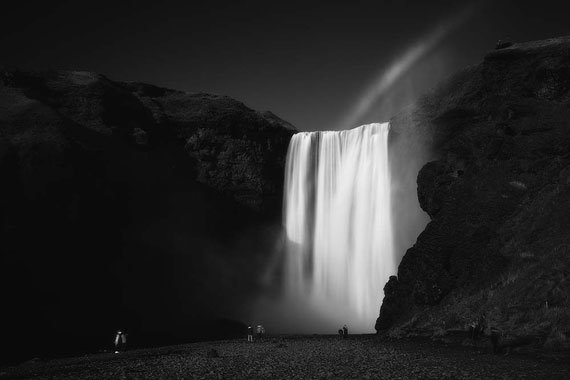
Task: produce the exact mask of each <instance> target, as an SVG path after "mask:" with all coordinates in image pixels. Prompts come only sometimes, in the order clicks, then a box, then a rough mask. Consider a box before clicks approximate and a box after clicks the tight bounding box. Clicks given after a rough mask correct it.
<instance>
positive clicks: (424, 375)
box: [0, 336, 570, 380]
mask: <svg viewBox="0 0 570 380" xmlns="http://www.w3.org/2000/svg"><path fill="white" fill-rule="evenodd" d="M212 349H214V350H216V352H217V353H218V354H219V357H209V356H208V352H209V351H210V350H212ZM0 379H2V380H3V379H86V380H88V379H113V380H116V379H406V380H408V379H411V380H413V379H434V380H435V379H470V380H471V379H532V380H538V379H548V380H554V379H565V380H568V379H570V358H568V357H566V358H565V359H559V360H553V359H544V358H543V359H539V358H530V357H523V356H518V355H508V356H503V355H493V354H491V353H488V352H486V351H485V350H477V349H474V348H468V347H458V346H446V345H444V344H439V343H432V342H429V341H416V342H409V341H382V340H380V339H378V338H376V337H374V336H350V337H349V338H348V339H346V340H343V339H340V338H339V337H332V336H303V337H281V338H273V339H271V338H269V339H267V338H266V339H265V340H264V341H256V342H254V343H248V342H246V341H245V340H243V341H241V340H239V341H237V340H234V341H220V342H203V343H193V344H188V345H181V346H171V347H161V348H154V349H144V350H133V351H130V352H126V353H121V354H112V353H105V354H97V355H89V356H83V357H77V358H69V359H58V360H50V361H32V362H27V363H24V364H22V365H20V366H17V367H10V368H4V369H2V372H1V373H0Z"/></svg>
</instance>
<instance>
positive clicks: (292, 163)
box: [282, 123, 396, 332]
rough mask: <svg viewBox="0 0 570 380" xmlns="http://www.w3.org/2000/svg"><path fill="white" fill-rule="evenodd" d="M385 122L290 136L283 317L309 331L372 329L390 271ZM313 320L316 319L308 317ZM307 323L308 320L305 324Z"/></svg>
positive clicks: (392, 269) (393, 265)
mask: <svg viewBox="0 0 570 380" xmlns="http://www.w3.org/2000/svg"><path fill="white" fill-rule="evenodd" d="M388 130H389V125H388V124H387V123H385V124H369V125H364V126H362V127H359V128H356V129H353V130H347V131H339V132H331V131H327V132H302V133H298V134H296V135H294V136H293V138H292V140H291V143H290V145H289V152H288V155H287V166H286V169H285V199H284V216H283V218H284V219H283V223H284V227H285V232H286V237H285V241H284V244H285V251H284V254H285V257H284V270H283V281H284V286H285V295H284V296H285V299H286V300H288V302H287V301H286V302H285V304H286V305H288V306H285V307H283V310H282V313H287V319H288V320H295V319H299V324H301V325H298V326H297V329H298V330H297V331H299V330H300V329H302V324H305V325H307V324H309V325H311V326H310V328H311V329H312V331H313V332H332V331H335V330H331V329H332V328H334V326H341V325H342V324H344V323H348V324H349V326H350V327H351V329H352V331H355V332H372V331H373V326H374V321H375V319H376V317H377V315H378V310H379V307H380V303H381V301H382V287H383V285H384V283H385V282H386V281H387V280H388V277H389V276H390V275H392V274H395V272H396V260H395V257H394V252H393V237H392V223H391V208H390V176H389V170H388ZM310 321H313V322H314V323H311V322H310ZM306 327H309V326H306Z"/></svg>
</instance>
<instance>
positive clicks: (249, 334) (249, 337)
mask: <svg viewBox="0 0 570 380" xmlns="http://www.w3.org/2000/svg"><path fill="white" fill-rule="evenodd" d="M247 341H248V342H253V327H251V325H248V326H247Z"/></svg>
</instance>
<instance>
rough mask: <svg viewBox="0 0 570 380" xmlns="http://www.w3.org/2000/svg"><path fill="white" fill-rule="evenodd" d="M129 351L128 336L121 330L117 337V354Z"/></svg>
mask: <svg viewBox="0 0 570 380" xmlns="http://www.w3.org/2000/svg"><path fill="white" fill-rule="evenodd" d="M126 350H127V334H125V333H124V332H122V331H121V330H117V335H115V354H118V353H119V352H123V351H126Z"/></svg>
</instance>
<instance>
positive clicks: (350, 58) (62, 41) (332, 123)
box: [0, 0, 570, 130]
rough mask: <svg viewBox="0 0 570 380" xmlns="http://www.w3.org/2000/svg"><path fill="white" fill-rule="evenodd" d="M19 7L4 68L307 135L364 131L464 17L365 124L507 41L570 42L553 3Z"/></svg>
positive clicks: (6, 29)
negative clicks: (401, 64)
mask: <svg viewBox="0 0 570 380" xmlns="http://www.w3.org/2000/svg"><path fill="white" fill-rule="evenodd" d="M14 3H17V4H15V5H6V4H3V5H2V7H3V10H2V13H1V14H2V22H1V23H0V66H5V67H8V68H15V67H19V68H36V69H44V68H54V69H73V70H89V71H96V72H100V73H102V74H105V75H107V76H108V77H110V78H111V79H114V80H121V81H143V82H148V83H153V84H156V85H159V86H165V87H169V88H175V89H180V90H184V91H188V92H199V91H204V92H210V93H217V94H224V95H230V96H232V97H234V98H236V99H238V100H241V101H243V102H245V103H246V104H247V105H249V106H250V107H252V108H255V109H259V110H265V109H268V110H271V111H273V112H274V113H276V114H277V115H279V116H280V117H282V118H284V119H286V120H288V121H289V122H291V123H293V124H294V125H295V126H297V127H298V128H299V129H302V130H318V129H338V128H341V127H343V128H350V127H354V126H355V125H346V126H344V125H343V124H342V123H343V120H346V119H347V114H349V113H350V111H351V110H352V109H353V108H354V107H355V105H356V104H357V103H358V102H359V101H360V100H361V99H362V96H363V94H364V93H365V92H366V90H367V89H368V88H370V86H373V84H374V81H375V80H376V79H377V78H379V77H381V76H382V73H383V72H385V71H386V70H389V69H390V67H391V64H392V63H394V62H398V60H399V57H401V56H402V55H403V54H406V52H407V51H408V49H410V47H413V46H418V44H420V45H421V44H422V42H423V41H424V40H425V39H427V38H429V36H430V35H431V34H432V33H433V31H434V30H436V29H437V28H438V26H441V25H443V24H445V23H446V22H448V21H449V20H450V19H454V17H455V20H456V21H457V19H456V15H457V14H458V13H459V12H463V13H462V14H463V18H461V19H459V21H458V24H457V25H456V27H455V28H451V29H450V30H449V31H448V33H447V34H445V35H444V36H443V38H441V39H440V40H438V43H437V44H435V45H434V46H431V47H430V48H429V49H428V50H427V51H426V52H424V53H423V54H422V55H421V57H420V58H419V59H418V60H417V61H416V62H415V63H414V65H412V66H410V67H409V68H408V69H406V70H404V72H402V73H401V75H400V76H398V77H397V79H396V80H395V81H393V82H391V83H390V86H389V88H388V90H387V91H386V92H385V93H383V94H382V95H381V96H378V97H377V98H374V102H373V103H372V105H373V106H372V112H368V113H367V114H366V115H360V116H362V117H360V116H359V117H358V118H357V119H358V120H357V121H358V122H359V123H360V122H368V121H374V120H376V121H382V120H384V119H387V118H389V116H390V115H392V114H393V113H395V112H397V111H398V110H399V109H401V108H402V107H403V106H405V105H406V104H408V103H409V102H411V101H412V100H413V99H414V98H415V97H416V96H417V95H418V94H420V93H422V92H424V91H426V90H427V89H429V88H431V87H432V86H434V85H435V83H437V81H439V80H441V79H443V78H445V77H447V76H449V75H451V74H452V73H453V72H455V71H457V70H458V69H460V68H462V67H465V66H467V65H470V64H474V63H477V62H479V61H481V60H482V58H483V55H484V54H485V52H486V51H488V50H490V49H492V48H493V47H494V45H495V43H496V41H497V40H499V39H504V38H506V37H510V38H511V39H512V40H514V41H526V40H534V39H544V38H549V37H555V36H561V35H570V22H569V21H568V10H570V5H566V3H568V1H552V0H542V1H527V0H523V1H508V0H500V1H482V2H473V1H461V0H454V1H446V0H442V1H419V0H416V1H414V0H399V1H396V0H386V1H360V2H359V1H343V2H334V1H327V2H324V1H323V2H317V1H304V2H294V1H288V2H281V1H269V0H265V1H237V0H234V1H201V2H195V1H147V0H145V1H118V0H117V1H113V2H106V1H81V0H76V1H59V2H56V1H50V2H47V1H26V0H21V1H18V2H14ZM472 4H477V5H476V6H471V7H470V5H472ZM569 4H570V3H569ZM466 9H467V11H466Z"/></svg>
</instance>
